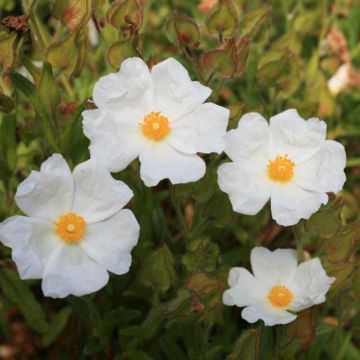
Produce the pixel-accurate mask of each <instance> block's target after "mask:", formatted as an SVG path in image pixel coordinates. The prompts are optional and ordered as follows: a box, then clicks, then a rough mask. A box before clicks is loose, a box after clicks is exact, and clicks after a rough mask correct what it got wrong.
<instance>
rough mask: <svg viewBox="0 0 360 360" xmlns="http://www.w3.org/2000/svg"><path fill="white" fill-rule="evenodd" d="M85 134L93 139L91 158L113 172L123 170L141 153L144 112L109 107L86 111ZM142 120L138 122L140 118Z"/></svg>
mask: <svg viewBox="0 0 360 360" xmlns="http://www.w3.org/2000/svg"><path fill="white" fill-rule="evenodd" d="M82 116H83V129H84V134H85V135H86V136H87V137H88V138H89V140H90V146H89V150H90V154H91V157H92V158H94V159H96V160H98V161H99V162H100V163H101V164H103V165H104V166H105V167H106V168H107V169H109V170H110V171H113V172H117V171H120V170H123V169H125V168H126V166H128V165H129V164H130V163H131V162H132V161H133V160H134V159H136V158H137V157H138V156H139V153H140V151H141V148H142V146H143V145H142V141H141V136H140V133H139V125H138V123H139V122H140V119H141V114H139V113H136V112H134V111H130V112H129V111H124V110H123V111H118V113H117V114H116V117H117V119H118V120H117V121H116V120H115V115H114V114H113V113H111V112H109V111H106V110H99V109H95V110H86V111H84V112H83V113H82ZM136 119H138V122H137V121H136Z"/></svg>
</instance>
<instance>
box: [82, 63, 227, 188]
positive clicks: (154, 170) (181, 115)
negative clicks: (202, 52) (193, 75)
mask: <svg viewBox="0 0 360 360" xmlns="http://www.w3.org/2000/svg"><path fill="white" fill-rule="evenodd" d="M210 93H211V89H210V88H208V87H206V86H203V85H201V84H200V83H199V82H197V81H191V79H190V77H189V75H188V73H187V71H186V69H185V68H184V67H183V66H182V65H181V64H180V63H179V62H178V61H176V60H174V59H172V58H169V59H167V60H165V61H162V62H160V63H159V64H156V65H154V66H153V67H152V69H151V72H150V71H149V69H148V67H147V66H146V64H145V63H144V62H143V61H142V60H141V59H140V58H129V59H127V60H125V61H124V62H123V63H122V64H121V68H120V71H119V72H118V73H113V74H110V75H107V76H104V77H102V78H100V80H99V81H98V82H97V83H96V84H95V87H94V92H93V99H94V102H95V104H96V106H97V107H98V108H97V109H95V110H87V111H84V112H83V118H84V120H83V126H84V133H85V135H86V136H87V137H88V138H89V139H90V147H89V149H90V154H91V157H92V158H95V159H97V160H99V161H100V162H101V163H103V164H105V166H106V167H107V168H108V169H109V170H110V171H112V172H117V171H120V170H122V169H124V168H125V167H126V166H127V165H128V164H129V163H130V162H132V161H133V160H134V159H136V158H137V157H138V158H139V160H140V163H141V166H140V176H141V178H142V180H143V181H144V183H145V184H146V185H147V186H155V185H156V184H157V183H158V182H159V181H160V180H162V179H165V178H169V179H170V181H171V182H172V183H173V184H178V183H187V182H191V181H196V180H198V179H200V178H201V177H202V176H203V175H204V174H205V170H206V167H205V162H204V161H203V160H202V159H201V158H200V157H199V156H198V155H197V153H198V152H200V153H210V152H216V153H221V152H222V151H223V149H224V146H225V142H224V140H223V137H224V135H225V132H226V127H227V123H228V117H229V111H228V110H227V109H225V108H223V107H221V106H218V105H215V104H213V103H204V101H205V100H206V99H207V98H208V97H209V95H210Z"/></svg>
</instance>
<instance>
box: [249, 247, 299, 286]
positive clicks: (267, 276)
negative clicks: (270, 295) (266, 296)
mask: <svg viewBox="0 0 360 360" xmlns="http://www.w3.org/2000/svg"><path fill="white" fill-rule="evenodd" d="M250 261H251V267H252V270H253V273H254V275H255V277H256V278H257V279H258V280H259V281H260V282H261V283H262V284H264V285H266V287H267V288H268V289H271V287H272V286H274V285H283V286H287V285H288V284H289V282H290V281H291V279H292V278H293V276H294V274H295V272H296V267H297V260H296V252H295V251H294V250H291V249H276V250H275V251H270V250H268V249H266V248H264V247H261V246H259V247H255V248H254V249H253V250H252V251H251V256H250Z"/></svg>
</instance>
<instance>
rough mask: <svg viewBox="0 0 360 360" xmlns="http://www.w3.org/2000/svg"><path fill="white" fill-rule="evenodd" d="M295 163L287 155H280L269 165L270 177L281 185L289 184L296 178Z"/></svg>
mask: <svg viewBox="0 0 360 360" xmlns="http://www.w3.org/2000/svg"><path fill="white" fill-rule="evenodd" d="M294 167H295V163H294V162H293V161H291V160H290V159H289V158H288V156H287V155H285V156H280V155H278V156H277V157H276V158H275V159H274V160H270V161H269V163H268V167H267V170H268V176H269V178H270V179H271V180H273V181H277V182H280V183H287V182H288V181H290V180H291V179H292V178H293V176H294Z"/></svg>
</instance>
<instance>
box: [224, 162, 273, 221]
mask: <svg viewBox="0 0 360 360" xmlns="http://www.w3.org/2000/svg"><path fill="white" fill-rule="evenodd" d="M246 165H248V166H247V167H245V166H242V165H241V164H240V163H238V162H234V163H225V164H223V165H221V166H219V168H218V177H219V178H218V182H219V187H220V189H221V190H222V191H224V192H226V193H227V194H228V195H229V198H230V201H231V204H232V207H233V209H234V211H236V212H238V213H241V214H246V215H255V214H257V213H258V212H259V211H260V210H261V209H262V208H263V207H264V205H265V204H266V202H267V201H268V200H269V198H270V194H271V188H272V185H271V183H270V182H269V181H267V176H266V172H265V169H266V167H265V165H264V164H263V163H260V164H259V165H258V164H257V162H256V160H254V163H253V164H251V166H253V168H250V163H249V162H248V163H247V164H246ZM262 170H263V171H262Z"/></svg>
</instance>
